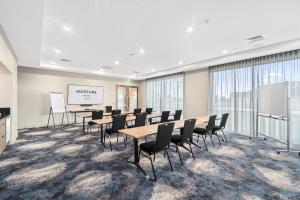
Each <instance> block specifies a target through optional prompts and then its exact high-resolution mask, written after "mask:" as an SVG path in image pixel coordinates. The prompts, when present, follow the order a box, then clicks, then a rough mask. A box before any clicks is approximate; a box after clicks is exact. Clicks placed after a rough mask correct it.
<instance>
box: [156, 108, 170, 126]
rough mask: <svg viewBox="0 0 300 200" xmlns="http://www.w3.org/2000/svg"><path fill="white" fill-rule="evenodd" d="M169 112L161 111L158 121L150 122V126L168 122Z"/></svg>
mask: <svg viewBox="0 0 300 200" xmlns="http://www.w3.org/2000/svg"><path fill="white" fill-rule="evenodd" d="M169 115H170V111H162V113H161V118H160V121H156V122H152V124H159V123H164V122H168V121H169Z"/></svg>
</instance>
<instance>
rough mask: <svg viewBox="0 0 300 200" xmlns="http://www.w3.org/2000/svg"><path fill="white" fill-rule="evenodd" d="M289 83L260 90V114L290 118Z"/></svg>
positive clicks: (262, 87)
mask: <svg viewBox="0 0 300 200" xmlns="http://www.w3.org/2000/svg"><path fill="white" fill-rule="evenodd" d="M287 103H288V82H282V83H277V84H270V85H264V86H260V87H259V88H258V113H259V114H263V115H271V116H282V117H287V116H288V110H287Z"/></svg>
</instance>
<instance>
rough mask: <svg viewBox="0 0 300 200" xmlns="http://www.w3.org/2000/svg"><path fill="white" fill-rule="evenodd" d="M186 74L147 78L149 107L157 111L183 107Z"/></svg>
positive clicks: (172, 110) (173, 110)
mask: <svg viewBox="0 0 300 200" xmlns="http://www.w3.org/2000/svg"><path fill="white" fill-rule="evenodd" d="M183 82H184V75H183V74H176V75H172V76H165V77H160V78H156V79H148V80H147V107H152V108H153V110H154V111H155V112H162V111H164V110H169V111H171V112H173V113H174V112H175V110H177V109H181V110H182V109H183Z"/></svg>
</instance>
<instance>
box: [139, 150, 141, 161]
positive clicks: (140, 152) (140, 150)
mask: <svg viewBox="0 0 300 200" xmlns="http://www.w3.org/2000/svg"><path fill="white" fill-rule="evenodd" d="M140 159H141V150H140V149H139V160H140Z"/></svg>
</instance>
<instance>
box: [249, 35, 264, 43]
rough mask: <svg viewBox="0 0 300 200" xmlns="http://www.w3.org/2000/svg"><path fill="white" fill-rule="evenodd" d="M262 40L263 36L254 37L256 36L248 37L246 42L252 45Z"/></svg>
mask: <svg viewBox="0 0 300 200" xmlns="http://www.w3.org/2000/svg"><path fill="white" fill-rule="evenodd" d="M264 39H265V37H264V36H263V35H256V36H252V37H249V38H247V39H246V40H247V41H248V42H249V43H254V42H258V41H261V40H264Z"/></svg>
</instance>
